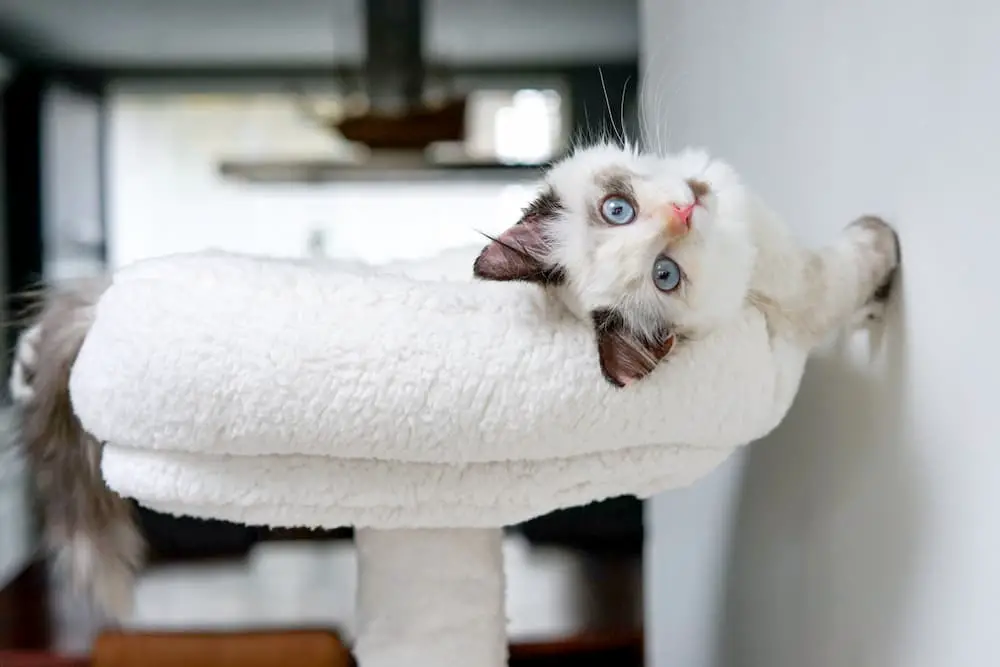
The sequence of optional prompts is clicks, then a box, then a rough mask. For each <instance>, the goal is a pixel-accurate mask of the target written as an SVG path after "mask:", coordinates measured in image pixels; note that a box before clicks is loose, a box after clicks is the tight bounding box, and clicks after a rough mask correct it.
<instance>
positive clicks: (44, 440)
mask: <svg viewBox="0 0 1000 667" xmlns="http://www.w3.org/2000/svg"><path fill="white" fill-rule="evenodd" d="M106 286H107V285H106V283H104V282H99V283H87V284H78V285H74V286H73V287H71V288H69V289H53V290H51V291H47V292H45V293H44V294H43V296H42V298H41V299H40V300H39V304H38V306H39V307H40V310H39V312H38V315H37V316H36V318H35V319H34V321H33V322H32V326H31V327H30V328H28V329H27V330H26V331H25V332H24V333H23V334H22V335H21V337H20V338H19V340H18V343H17V348H16V351H15V353H14V362H13V365H12V369H11V377H10V393H11V397H12V398H13V400H14V404H15V406H16V407H17V411H18V415H19V421H20V423H19V428H20V440H21V446H22V447H23V450H24V454H25V457H26V459H27V461H28V463H29V464H30V466H31V468H32V471H33V476H34V481H35V484H36V487H37V490H38V496H39V500H40V501H41V510H42V514H43V521H44V536H45V541H46V545H47V547H48V548H49V549H50V550H51V552H52V553H53V555H54V556H55V560H56V563H57V566H58V567H60V568H65V570H66V572H67V574H68V576H69V579H70V581H71V582H72V583H73V585H74V586H75V587H77V588H79V589H83V590H85V591H86V592H87V593H88V596H89V597H90V598H92V599H93V601H94V602H96V603H97V605H98V606H99V607H101V609H102V610H103V611H104V612H106V613H107V614H109V615H111V616H114V617H122V616H124V615H126V614H127V613H129V611H130V610H131V606H132V589H133V583H134V578H135V572H136V570H137V568H138V567H139V565H140V564H141V562H142V558H143V552H144V546H145V545H144V542H143V539H142V535H141V534H140V532H139V529H138V526H137V524H136V519H135V516H134V511H133V508H132V505H131V504H130V503H129V502H128V501H126V500H125V499H124V498H122V497H120V496H118V495H117V494H116V493H114V492H113V491H111V490H110V489H109V488H108V487H107V486H106V485H105V483H104V479H103V478H102V476H101V452H102V443H100V442H98V441H97V440H96V439H95V438H94V437H93V436H92V435H90V434H89V433H87V432H86V431H84V430H83V427H82V425H81V424H80V420H79V419H78V418H77V416H76V414H74V412H73V406H72V405H71V403H70V396H69V377H70V370H71V369H72V367H73V364H74V362H75V361H76V358H77V355H78V354H79V352H80V347H81V346H82V344H83V340H84V338H85V337H86V335H87V332H88V331H89V330H90V327H91V325H92V324H93V319H94V309H95V305H96V303H97V300H98V299H99V297H100V296H101V294H102V293H103V292H104V289H105V288H106Z"/></svg>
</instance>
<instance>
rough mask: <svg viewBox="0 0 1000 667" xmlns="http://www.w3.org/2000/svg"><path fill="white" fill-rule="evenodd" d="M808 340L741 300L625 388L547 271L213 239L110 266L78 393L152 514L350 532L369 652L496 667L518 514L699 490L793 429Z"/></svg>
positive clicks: (117, 479)
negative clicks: (203, 248)
mask: <svg viewBox="0 0 1000 667" xmlns="http://www.w3.org/2000/svg"><path fill="white" fill-rule="evenodd" d="M469 265H470V264H464V266H469ZM433 273H434V272H433V271H431V272H429V274H433ZM437 277H439V276H437ZM807 353H808V350H807V349H804V347H802V346H800V345H799V344H796V343H795V342H793V341H791V340H789V339H788V338H785V337H783V336H782V335H781V333H780V331H777V330H775V329H774V328H771V329H770V330H769V328H768V326H767V325H766V323H765V321H764V318H763V316H762V315H761V314H760V313H759V312H758V311H757V310H755V309H753V308H749V307H748V308H747V309H746V311H745V312H744V313H743V316H742V318H741V319H739V320H738V321H735V322H733V323H732V324H731V325H729V326H728V327H726V328H723V329H720V330H719V331H717V332H715V333H714V334H712V335H710V336H708V337H707V338H705V339H704V340H700V341H698V342H697V343H696V344H689V345H686V346H681V347H679V348H678V350H677V351H676V352H674V353H672V354H671V357H670V359H669V362H668V363H665V364H662V365H661V366H660V367H659V368H657V369H656V370H655V371H654V372H653V373H652V374H651V375H650V376H649V377H647V378H646V379H645V380H643V381H642V382H640V383H638V384H637V385H634V386H633V387H630V388H628V389H627V390H619V389H615V388H613V387H611V386H609V385H608V384H607V383H606V382H605V381H604V380H603V379H602V377H601V373H600V370H599V367H598V364H597V360H596V355H595V352H594V349H593V339H592V334H591V331H590V329H589V327H588V326H587V325H586V324H584V323H581V322H580V321H578V320H576V319H573V318H572V317H569V316H568V315H567V314H566V313H565V312H564V311H563V310H562V309H561V307H560V306H559V305H557V304H554V303H552V302H551V301H549V300H547V299H546V298H545V297H544V295H543V294H542V292H541V291H540V290H538V289H537V288H535V287H533V286H527V285H514V284H495V283H473V282H468V281H443V280H435V279H434V278H433V277H428V276H425V277H424V279H416V278H406V277H402V276H398V275H388V274H380V275H375V274H374V273H373V272H369V271H364V270H354V271H348V270H346V269H343V268H341V269H336V268H332V267H324V266H322V265H320V266H317V265H310V264H307V263H301V262H287V261H276V260H262V259H253V258H247V257H236V256H227V255H219V254H199V255H188V256H177V257H172V258H165V259H158V260H151V261H147V262H143V263H140V264H137V265H134V266H132V267H130V268H127V269H125V270H122V271H120V272H119V273H118V274H117V275H116V277H115V280H114V284H113V285H112V287H111V288H110V289H109V291H108V292H107V293H106V294H105V295H104V297H103V298H102V300H101V302H100V304H99V306H98V310H97V317H96V323H95V324H94V327H93V329H92V331H91V332H90V334H89V335H88V337H87V339H86V342H85V344H84V346H83V349H82V351H81V353H80V357H79V359H78V361H77V363H76V365H75V367H74V369H73V373H72V378H71V393H72V398H73V403H74V407H75V410H76V411H77V413H78V415H79V416H80V418H81V420H82V422H83V424H84V426H85V428H87V429H88V430H89V431H90V432H92V433H94V434H95V435H96V436H97V437H99V438H101V439H102V440H104V441H106V443H107V445H106V450H105V455H104V461H103V472H104V475H105V478H106V480H107V482H108V484H109V485H110V486H111V487H112V488H113V489H115V490H116V491H118V492H119V493H121V494H122V495H124V496H128V497H132V498H134V499H136V500H137V501H138V502H139V503H141V504H143V505H145V506H148V507H150V508H152V509H155V510H159V511H165V512H170V513H175V514H183V515H191V516H197V517H206V518H209V517H211V518H221V519H226V520H231V521H238V522H245V523H249V524H265V525H271V526H321V527H326V528H332V527H339V526H349V525H350V526H355V527H357V548H358V557H359V580H358V597H357V611H358V636H357V642H356V646H355V651H356V654H357V656H358V658H359V661H360V664H361V666H362V667H398V666H399V665H420V666H427V667H430V666H433V667H499V666H500V665H503V664H505V662H506V639H505V614H504V580H503V562H502V555H501V527H502V526H505V525H508V524H513V523H517V522H521V521H524V520H526V519H530V518H532V517H535V516H538V515H541V514H544V513H547V512H550V511H552V510H555V509H558V508H564V507H570V506H574V505H581V504H585V503H588V502H591V501H594V500H598V499H603V498H608V497H612V496H617V495H623V494H634V495H637V496H639V497H646V496H649V495H651V494H654V493H657V492H659V491H663V490H665V489H669V488H671V487H677V486H681V485H686V484H689V483H690V482H692V481H694V480H695V479H697V478H698V477H700V476H702V475H704V474H705V473H707V472H708V471H710V470H711V469H713V468H714V467H715V466H717V465H718V464H719V463H721V462H722V461H723V460H724V459H726V458H727V457H728V456H729V455H730V454H731V453H732V452H733V451H734V450H735V448H737V447H738V446H740V445H743V444H744V443H747V442H750V441H752V440H754V439H757V438H759V437H761V436H763V435H764V434H766V433H767V432H768V431H770V430H771V429H772V428H773V427H774V426H775V425H777V423H778V422H779V421H780V420H781V419H782V417H783V416H784V414H785V412H786V411H787V409H788V407H789V405H790V404H791V401H792V398H793V396H794V394H795V392H796V389H797V387H798V384H799V380H800V378H801V375H802V371H803V367H804V362H805V359H806V356H807Z"/></svg>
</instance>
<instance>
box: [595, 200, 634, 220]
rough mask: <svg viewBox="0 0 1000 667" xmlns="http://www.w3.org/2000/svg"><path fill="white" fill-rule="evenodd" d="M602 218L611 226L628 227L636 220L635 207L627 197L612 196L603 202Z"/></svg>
mask: <svg viewBox="0 0 1000 667" xmlns="http://www.w3.org/2000/svg"><path fill="white" fill-rule="evenodd" d="M601 217H602V218H604V222H606V223H608V224H609V225H627V224H628V223H630V222H632V221H633V220H635V206H633V205H632V202H630V201H629V200H628V199H626V198H625V197H622V196H620V195H612V196H610V197H608V198H606V199H605V200H604V201H602V202H601Z"/></svg>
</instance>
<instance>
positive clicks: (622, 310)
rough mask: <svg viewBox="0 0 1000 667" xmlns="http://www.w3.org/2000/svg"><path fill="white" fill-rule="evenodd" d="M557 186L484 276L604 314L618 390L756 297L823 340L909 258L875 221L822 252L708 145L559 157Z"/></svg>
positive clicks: (499, 247)
mask: <svg viewBox="0 0 1000 667" xmlns="http://www.w3.org/2000/svg"><path fill="white" fill-rule="evenodd" d="M545 181H546V187H545V188H544V190H543V192H542V194H541V195H539V197H538V198H537V199H536V200H535V201H534V202H533V203H532V204H531V205H529V206H528V207H527V209H526V210H525V212H524V215H523V217H522V218H521V220H520V221H518V223H517V224H515V225H514V226H512V227H511V228H509V229H508V230H507V231H505V232H504V233H503V234H501V235H500V237H498V238H497V239H495V240H494V242H493V243H491V244H490V245H488V246H487V247H486V248H485V249H484V250H483V252H482V254H481V255H480V256H479V258H478V259H477V260H476V263H475V268H474V273H475V275H476V276H477V277H479V278H482V279H486V280H524V281H530V282H536V283H539V284H541V285H543V286H545V287H546V288H547V289H550V290H552V291H553V293H554V294H556V295H558V297H559V298H561V299H562V300H563V301H564V302H565V303H566V305H567V306H568V307H569V309H570V310H572V311H573V312H574V313H575V314H576V315H577V316H579V317H580V318H582V319H585V320H590V321H592V322H593V324H594V328H595V335H596V339H597V348H598V356H599V359H600V364H601V369H602V370H603V372H604V375H605V377H606V378H607V379H608V381H609V382H612V383H613V384H615V385H618V386H625V385H627V384H629V383H631V382H634V381H636V380H639V379H641V378H642V377H644V376H645V375H646V374H648V373H649V372H650V371H651V370H652V369H653V368H654V367H655V366H656V364H657V363H658V362H659V361H660V360H661V359H663V357H665V356H666V355H667V354H668V353H669V352H670V350H671V349H673V346H674V344H675V343H676V342H677V341H678V340H685V339H689V338H693V337H697V336H699V335H702V334H704V333H706V332H707V331H709V330H711V329H712V328H713V327H717V326H718V325H719V324H721V323H723V322H725V321H726V320H729V319H732V318H734V317H736V316H738V315H739V314H740V312H741V310H742V309H743V307H744V306H745V305H746V304H747V303H748V302H753V303H754V304H755V305H756V306H757V307H758V308H760V309H761V310H762V311H763V312H764V313H765V315H766V316H768V318H769V323H770V324H771V325H772V327H778V328H779V329H780V330H781V331H782V332H783V333H784V334H786V335H790V336H800V337H804V338H805V339H807V340H806V342H807V343H808V342H811V341H813V340H814V339H816V338H819V337H821V336H823V335H825V334H826V333H828V332H829V331H831V330H832V329H834V328H836V327H838V326H840V325H842V324H846V323H847V321H848V320H849V319H850V318H851V317H852V316H855V315H856V314H857V313H858V311H859V309H862V308H863V307H865V306H866V304H867V303H869V302H870V301H872V300H873V299H876V300H882V301H884V299H885V298H886V297H887V296H888V285H889V284H890V281H891V278H892V276H893V274H894V271H895V268H896V266H897V265H898V262H899V257H898V249H897V243H896V237H895V233H894V232H893V231H892V229H891V228H890V227H889V226H888V225H886V224H885V223H884V222H882V221H880V220H878V219H876V218H862V219H861V220H859V221H857V222H855V223H853V224H852V225H851V226H850V227H848V230H847V231H846V232H845V234H844V235H843V238H841V239H840V240H839V241H838V242H837V243H836V244H834V245H832V246H830V247H828V248H826V249H823V250H821V251H812V250H808V249H804V248H802V247H800V246H799V245H798V244H797V243H796V242H795V240H794V238H793V237H792V235H791V233H790V231H789V230H788V228H787V227H785V226H784V225H783V224H782V222H781V221H780V219H778V218H777V217H776V216H775V215H774V214H773V213H772V212H771V211H770V210H768V209H767V208H766V207H765V206H764V205H763V203H762V202H760V201H759V200H758V199H757V198H756V197H754V196H753V194H752V193H751V192H750V191H749V190H748V189H747V188H746V187H744V185H743V184H742V183H741V182H740V179H739V177H738V176H737V174H736V173H735V171H734V170H733V169H732V168H730V167H729V166H728V165H727V164H725V163H724V162H721V161H719V160H712V159H710V157H709V156H708V154H707V153H704V152H702V151H687V152H684V153H681V154H679V155H674V156H665V157H661V156H656V155H649V154H640V153H636V152H634V151H631V150H628V149H622V148H619V147H617V146H611V145H599V146H594V147H590V148H586V149H583V150H579V151H577V152H576V153H574V154H573V155H572V156H571V157H569V158H566V159H565V160H563V161H562V162H559V163H557V164H556V165H555V166H553V167H552V169H551V170H550V171H549V173H548V174H547V176H546V179H545ZM880 288H882V289H881V290H880Z"/></svg>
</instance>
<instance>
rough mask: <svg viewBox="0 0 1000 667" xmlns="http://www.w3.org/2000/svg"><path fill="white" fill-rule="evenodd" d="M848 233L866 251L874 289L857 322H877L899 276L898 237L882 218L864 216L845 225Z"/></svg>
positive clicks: (858, 315) (883, 313)
mask: <svg viewBox="0 0 1000 667" xmlns="http://www.w3.org/2000/svg"><path fill="white" fill-rule="evenodd" d="M848 232H849V233H851V234H852V235H854V236H855V238H856V240H857V242H858V243H860V244H862V245H863V246H864V247H865V249H866V250H867V255H868V258H869V260H870V265H869V267H868V268H869V270H870V271H871V274H872V278H873V283H872V284H873V285H874V288H873V290H872V293H871V296H870V297H869V298H868V300H867V301H866V302H865V304H864V306H862V307H861V309H860V310H859V312H858V313H857V317H856V321H857V322H858V323H863V322H872V321H877V320H881V319H882V318H883V317H884V316H885V311H886V305H887V303H888V301H889V298H890V297H891V296H892V292H893V289H894V288H895V285H896V277H897V274H898V273H899V263H900V249H899V236H898V235H897V234H896V230H894V229H893V228H892V226H891V225H889V223H887V222H886V221H885V220H883V219H882V218H879V217H876V216H873V215H866V216H864V217H861V218H858V219H857V220H855V221H854V222H852V223H851V224H850V225H849V226H848Z"/></svg>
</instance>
